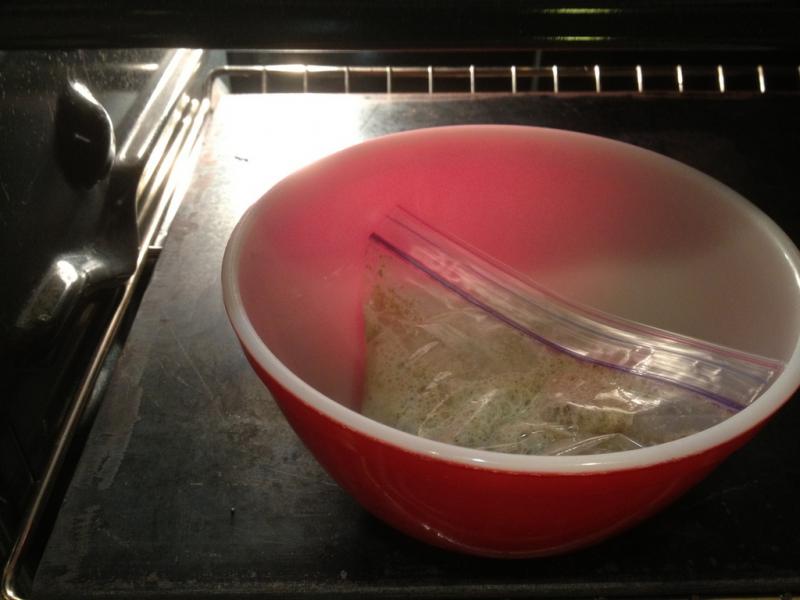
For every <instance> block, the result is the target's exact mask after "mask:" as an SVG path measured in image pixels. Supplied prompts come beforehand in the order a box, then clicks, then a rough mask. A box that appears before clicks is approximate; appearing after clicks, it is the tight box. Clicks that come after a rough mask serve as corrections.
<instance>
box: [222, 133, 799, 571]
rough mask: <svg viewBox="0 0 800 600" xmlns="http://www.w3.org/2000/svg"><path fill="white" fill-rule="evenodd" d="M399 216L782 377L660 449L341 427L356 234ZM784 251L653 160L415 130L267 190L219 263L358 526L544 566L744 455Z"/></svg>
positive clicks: (234, 319)
mask: <svg viewBox="0 0 800 600" xmlns="http://www.w3.org/2000/svg"><path fill="white" fill-rule="evenodd" d="M396 205H401V206H404V207H406V208H408V209H409V210H411V211H412V212H413V213H415V214H417V215H419V216H420V217H422V218H423V219H425V220H427V221H429V222H431V223H432V224H435V225H437V226H439V227H440V228H443V229H446V230H447V231H448V232H450V233H452V234H453V235H456V236H458V237H460V238H462V239H464V240H465V241H466V242H468V243H469V244H471V245H473V246H475V247H478V248H481V249H482V250H484V251H486V252H488V253H491V254H492V255H494V256H495V257H496V258H497V259H499V260H501V261H504V262H506V263H507V264H509V265H510V266H511V267H513V268H514V269H516V270H518V271H521V272H523V273H526V274H528V275H530V276H531V277H533V278H534V279H536V280H537V281H538V282H539V283H540V284H542V285H544V286H546V287H549V288H551V289H553V290H554V291H555V292H557V293H558V294H560V295H561V296H564V297H567V298H569V299H570V300H573V301H575V302H578V303H581V304H584V305H589V306H592V307H594V308H597V309H600V310H603V311H606V312H610V313H613V314H617V315H619V316H621V317H624V318H627V319H632V320H635V321H640V322H645V323H648V324H650V325H653V326H657V327H661V328H664V329H668V330H672V331H676V332H678V333H682V334H685V335H689V336H694V337H698V338H702V339H706V340H708V341H711V342H715V343H719V344H723V345H728V346H732V347H735V348H738V349H741V350H744V351H748V352H752V353H756V354H761V355H765V356H770V357H773V358H778V359H781V360H784V361H786V364H787V366H786V369H785V370H784V372H783V373H782V374H781V375H780V377H779V378H778V379H777V380H776V381H775V383H774V384H773V385H772V386H771V387H770V388H769V389H768V390H767V391H765V392H764V393H763V394H762V395H761V396H760V397H759V398H758V399H757V400H756V401H755V402H754V403H753V404H752V405H751V406H749V407H748V408H746V409H745V410H743V411H741V412H740V413H738V414H736V415H734V416H732V417H731V418H729V419H728V420H726V421H724V422H723V423H721V424H719V425H717V426H715V427H712V428H710V429H708V430H705V431H702V432H700V433H697V434H694V435H691V436H688V437H685V438H682V439H680V440H676V441H674V442H670V443H666V444H662V445H659V446H654V447H650V448H643V449H640V450H634V451H629V452H618V453H613V454H600V455H589V456H520V455H511V454H503V453H496V452H487V451H481V450H472V449H468V448H461V447H457V446H452V445H448V444H443V443H439V442H434V441H431V440H426V439H423V438H420V437H417V436H413V435H410V434H407V433H403V432H401V431H398V430H395V429H392V428H390V427H388V426H385V425H382V424H380V423H377V422H375V421H372V420H371V419H369V418H367V417H364V416H363V415H361V414H360V413H359V412H358V410H357V409H358V406H359V402H360V395H361V380H362V369H363V358H364V343H363V319H362V315H361V308H362V281H361V280H362V275H363V269H364V259H365V252H366V244H367V237H368V234H369V233H370V231H371V230H372V229H373V227H374V226H375V224H376V223H377V222H378V221H379V220H380V219H381V218H382V217H383V215H385V214H386V212H388V211H389V210H391V209H392V208H393V207H394V206H396ZM798 267H800V255H799V254H798V251H797V249H796V248H795V246H794V245H793V244H792V242H791V241H790V240H789V239H788V237H787V236H786V235H785V234H784V233H783V232H782V231H781V230H780V229H779V228H778V227H777V226H776V225H775V224H774V223H773V222H772V221H770V220H769V218H768V217H766V216H765V215H764V214H763V213H761V212H760V211H759V210H758V209H756V208H755V207H754V206H753V205H751V204H750V203H749V202H747V201H746V200H745V199H744V198H742V197H741V196H739V195H738V194H736V193H735V192H734V191H732V190H731V189H729V188H727V187H725V186H724V185H722V184H720V183H719V182H717V181H715V180H713V179H710V178H709V177H707V176H705V175H703V174H701V173H699V172H697V171H695V170H693V169H691V168H689V167H687V166H685V165H683V164H681V163H678V162H676V161H673V160H670V159H668V158H665V157H663V156H660V155H658V154H655V153H652V152H649V151H646V150H642V149H640V148H636V147H634V146H630V145H627V144H622V143H619V142H614V141H611V140H607V139H603V138H598V137H593V136H587V135H582V134H577V133H570V132H564V131H556V130H548V129H539V128H530V127H511V126H488V125H487V126H464V127H445V128H438V129H429V130H418V131H413V132H408V133H401V134H395V135H391V136H386V137H384V138H379V139H376V140H372V141H369V142H366V143H363V144H359V145H357V146H353V147H351V148H349V149H347V150H344V151H342V152H339V153H337V154H334V155H332V156H330V157H328V158H325V159H323V160H322V161H319V162H318V163H315V164H314V165H312V166H310V167H307V168H305V169H303V170H301V171H299V172H297V173H295V174H293V175H292V176H290V177H288V178H287V179H285V180H283V181H282V182H281V183H279V184H278V185H277V186H275V187H274V188H272V189H271V190H270V191H269V192H268V193H267V194H266V195H265V196H263V197H262V198H261V199H260V200H259V201H258V202H256V204H254V205H253V206H252V207H251V208H250V209H249V210H248V211H247V212H246V214H245V215H244V217H243V218H242V219H241V221H240V223H239V224H238V226H237V227H236V229H235V231H234V232H233V234H232V236H231V239H230V242H229V244H228V247H227V250H226V253H225V259H224V263H223V271H222V278H223V289H224V297H225V306H226V309H227V311H228V315H229V317H230V319H231V323H232V324H233V327H234V330H235V331H236V334H237V336H238V337H239V340H240V342H241V344H242V347H243V348H244V350H245V353H246V355H247V357H248V359H249V360H250V362H251V364H252V365H253V367H254V369H255V370H256V372H257V373H258V374H259V376H260V377H261V378H262V379H263V381H264V382H265V383H266V385H267V386H268V387H269V389H270V390H271V392H272V394H273V396H274V398H275V400H276V401H277V403H278V404H279V406H280V407H281V409H282V411H283V413H284V414H285V415H286V418H287V419H288V421H289V423H291V425H292V427H293V428H294V430H295V431H296V432H297V434H298V435H299V436H300V438H301V439H302V440H303V442H304V443H305V444H306V446H307V447H308V448H309V449H310V450H311V452H312V453H313V454H314V456H315V457H316V458H317V460H318V461H319V462H320V463H321V464H322V465H323V466H324V467H325V468H326V469H327V471H328V472H329V473H330V474H331V475H332V476H333V477H334V479H336V481H338V482H339V484H340V485H341V486H342V487H343V488H344V489H345V490H347V491H348V492H349V493H350V494H352V495H353V497H355V498H356V499H357V500H358V501H359V502H360V503H361V504H362V505H363V506H364V507H365V508H366V509H367V510H369V511H370V512H372V513H373V514H375V515H376V516H378V517H380V518H381V519H383V520H385V521H386V522H387V523H390V524H391V525H393V526H395V527H396V528H398V529H400V530H401V531H404V532H406V533H408V534H409V535H412V536H414V537H416V538H419V539H421V540H424V541H427V542H430V543H431V544H435V545H437V546H441V547H445V548H450V549H454V550H459V551H463V552H468V553H472V554H478V555H485V556H501V557H526V556H542V555H548V554H555V553H559V552H564V551H567V550H570V549H573V548H578V547H581V546H585V545H587V544H590V543H593V542H596V541H598V540H601V539H603V538H605V537H607V536H609V535H611V534H613V533H615V532H618V531H621V530H623V529H625V528H627V527H630V526H631V525H633V524H634V523H636V522H638V521H640V520H642V519H644V518H646V517H647V516H649V515H651V514H653V513H654V512H655V511H657V510H658V509H660V508H662V507H663V506H665V505H666V504H668V503H669V502H671V501H672V500H674V499H675V498H676V497H678V496H679V495H680V494H682V493H683V492H684V491H686V490H687V489H688V488H689V487H690V486H692V485H693V484H695V483H696V482H697V481H699V480H700V479H701V478H703V477H704V476H706V475H707V474H708V473H709V471H711V470H712V469H713V468H714V467H715V466H716V465H717V464H719V462H720V461H722V460H723V459H724V458H725V457H726V456H728V455H729V454H730V453H731V452H732V451H733V450H735V449H736V448H738V447H739V446H741V445H742V444H743V443H745V441H747V439H749V438H750V437H751V436H752V435H753V434H754V433H755V432H756V431H757V430H758V428H759V427H760V426H761V425H762V424H763V423H764V422H765V421H766V420H767V419H768V418H769V417H770V416H771V415H772V414H773V413H774V412H775V411H776V410H777V409H778V408H779V407H780V406H781V405H782V404H783V403H784V402H785V401H786V400H787V399H788V398H789V397H790V396H791V395H792V393H793V392H794V390H795V389H796V388H797V387H798V384H800V343H799V342H800V339H799V338H800V275H799V273H800V268H798Z"/></svg>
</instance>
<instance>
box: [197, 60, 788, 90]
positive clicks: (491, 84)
mask: <svg viewBox="0 0 800 600" xmlns="http://www.w3.org/2000/svg"><path fill="white" fill-rule="evenodd" d="M222 77H229V78H237V79H248V80H250V83H251V84H253V83H254V84H255V85H251V87H249V88H248V89H247V91H253V92H261V93H270V92H276V91H280V92H290V93H292V92H294V93H300V92H302V93H313V92H325V93H345V94H349V93H365V92H367V93H383V94H392V93H408V92H411V93H423V94H424V93H427V94H436V93H444V92H446V93H462V94H478V93H511V94H520V93H539V94H553V95H557V94H566V93H571V94H574V93H584V94H586V93H588V94H609V93H633V94H644V93H648V94H654V93H655V94H668V95H670V94H675V95H682V94H695V93H702V94H708V93H715V94H736V93H746V94H748V95H752V94H756V95H758V94H766V93H770V94H772V93H797V92H800V65H798V66H786V65H782V66H779V65H772V66H770V65H766V66H765V65H761V64H759V65H754V66H752V65H751V66H746V65H744V66H743V65H728V66H726V65H722V64H718V65H714V66H696V65H691V66H689V65H687V66H684V65H681V64H675V65H641V64H636V65H630V66H603V65H600V64H594V65H582V66H576V65H556V64H554V65H550V66H529V65H508V66H476V65H474V64H471V65H465V66H435V65H427V66H402V65H396V66H395V65H383V66H341V65H315V64H263V65H261V64H245V65H224V66H220V67H216V68H214V69H212V70H211V72H210V73H209V75H208V78H207V79H206V89H205V95H206V96H210V94H211V91H212V86H213V83H214V81H215V80H217V79H220V78H222Z"/></svg>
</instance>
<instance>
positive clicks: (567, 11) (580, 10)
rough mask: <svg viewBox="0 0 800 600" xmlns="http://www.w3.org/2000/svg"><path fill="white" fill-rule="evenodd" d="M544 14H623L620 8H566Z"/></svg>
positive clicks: (545, 11)
mask: <svg viewBox="0 0 800 600" xmlns="http://www.w3.org/2000/svg"><path fill="white" fill-rule="evenodd" d="M542 12H543V13H545V14H551V15H611V14H614V13H618V12H621V10H620V9H619V8H583V7H565V8H546V9H544V10H543V11H542Z"/></svg>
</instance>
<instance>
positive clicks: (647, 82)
mask: <svg viewBox="0 0 800 600" xmlns="http://www.w3.org/2000/svg"><path fill="white" fill-rule="evenodd" d="M585 8H586V7H583V8H581V7H578V8H577V9H575V10H579V9H581V10H583V9H585ZM201 12H202V10H201ZM241 13H242V14H245V15H246V13H247V11H244V10H242V11H241ZM459 14H460V13H459ZM776 14H778V16H780V11H777V13H776ZM669 15H672V16H673V19H674V18H675V17H674V15H673V13H671V12H670V13H669ZM298 18H299V17H298ZM331 18H332V19H333V17H331ZM770 18H777V17H775V15H772V16H771V17H770ZM725 19H728V20H725ZM725 19H722V21H724V22H725V23H730V22H731V19H733V17H731V15H730V14H729V13H725ZM738 19H741V15H739V17H738ZM203 22H204V23H205V21H203ZM303 22H305V21H303ZM733 22H736V23H739V20H737V19H733ZM163 23H164V24H165V32H166V33H165V35H168V32H169V27H170V25H169V22H168V21H164V22H163ZM226 27H227V26H226V25H223V26H222V33H219V35H220V36H225V35H229V34H226V33H225V31H227V30H226ZM376 27H378V29H379V30H381V31H384V33H385V32H386V31H387V29H388V28H387V27H385V25H384V26H378V25H376ZM473 27H476V26H474V25H473ZM493 27H496V24H494V23H488V25H487V26H486V28H485V29H482V30H481V31H482V32H483V34H484V35H485V36H488V35H489V33H491V31H493ZM200 29H201V31H203V32H206V33H205V35H206V36H207V37H206V38H204V39H205V41H214V37H213V35H214V34H212V33H208V30H209V29H210V28H209V26H208V25H203V26H201V28H200ZM367 29H368V28H364V29H356V30H354V32H353V36H352V38H349V41H347V42H346V43H343V44H341V45H342V46H348V47H346V48H339V49H337V50H336V51H330V50H316V49H313V46H305V48H309V47H311V48H312V49H311V50H309V49H292V50H286V49H285V48H284V49H281V50H266V49H263V50H262V49H242V50H208V49H206V50H202V49H180V48H169V49H154V48H141V47H140V48H124V49H123V48H117V49H79V50H78V49H65V48H50V49H41V48H37V49H26V48H23V47H17V48H10V49H8V50H3V51H0V92H1V93H0V98H2V104H0V131H2V132H3V139H4V142H5V143H4V144H3V146H2V149H0V188H1V189H2V192H3V193H2V194H0V217H1V218H0V232H2V234H1V235H0V262H2V265H3V273H4V279H5V280H6V281H7V288H6V293H4V294H3V299H2V304H0V308H2V311H1V312H0V327H1V328H2V329H1V330H0V332H1V333H2V345H0V352H1V353H2V364H3V377H2V378H0V380H1V381H2V383H0V385H2V388H0V391H2V394H0V558H2V559H3V562H5V563H6V568H5V571H4V594H5V595H6V596H8V597H9V598H16V597H22V598H28V597H30V598H37V597H41V598H69V597H84V598H85V597H98V598H99V597H109V596H115V597H123V596H124V597H127V596H130V597H135V596H142V595H149V596H153V595H175V596H202V595H212V594H213V595H215V596H224V597H242V596H246V595H253V594H258V595H273V596H278V597H287V596H305V595H312V596H313V595H321V596H350V597H360V596H374V595H376V594H382V595H386V596H404V595H410V594H413V595H417V596H430V597H454V596H470V597H522V596H525V597H553V596H560V597H567V596H568V597H575V596H587V597H595V596H630V595H635V596H652V597H662V596H668V597H689V596H692V597H695V596H697V595H704V596H705V595H711V596H720V595H728V596H731V595H735V596H745V595H747V596H759V597H777V596H781V595H783V597H790V595H791V593H792V592H793V591H794V592H797V590H798V589H800V569H798V565H800V550H798V547H797V544H796V538H797V535H798V534H800V520H799V519H798V516H797V513H796V511H795V509H794V500H795V498H796V494H797V491H798V469H800V463H798V461H799V460H800V439H799V438H798V437H797V435H796V433H795V432H796V427H797V425H798V423H800V421H799V419H800V409H798V408H797V407H796V406H795V404H796V402H790V403H789V404H788V405H787V406H786V407H785V408H784V409H783V410H782V411H781V413H780V415H779V416H778V417H776V418H775V419H774V421H773V422H771V423H770V424H768V425H767V427H766V428H765V429H764V431H763V432H761V433H760V434H759V435H758V436H757V438H756V439H755V440H754V441H753V442H752V443H750V444H748V445H747V446H746V447H745V448H744V449H743V450H742V451H740V452H738V453H737V454H736V455H735V456H734V457H732V458H731V459H730V460H729V461H727V462H726V463H725V464H724V465H723V466H722V467H721V468H720V469H718V471H716V472H715V473H714V474H713V475H712V476H711V477H709V478H708V480H707V481H705V482H703V483H702V484H701V485H700V486H698V487H697V488H696V489H695V490H693V491H692V492H690V493H689V494H688V495H687V496H686V497H685V498H684V499H682V500H681V501H679V502H678V503H676V504H675V505H674V506H673V507H671V508H669V509H668V510H666V511H664V512H663V513H662V514H660V515H658V516H657V517H655V518H653V519H651V520H650V521H648V522H646V523H644V524H642V525H640V526H638V527H637V528H635V529H634V530H632V531H630V532H628V533H626V534H623V535H621V536H619V537H617V538H615V539H613V540H610V541H608V542H604V543H602V544H600V545H598V546H596V547H594V548H590V549H587V550H583V551H580V552H577V553H573V554H569V555H566V556H562V557H554V558H548V559H540V560H535V561H510V562H504V561H495V560H486V559H476V558H469V557H462V556H457V555H452V554H449V553H446V552H444V551H439V550H435V549H433V548H428V547H425V546H422V545H421V544H419V543H417V542H414V541H412V540H410V539H406V538H405V537H403V536H402V535H401V534H399V533H396V532H394V531H392V530H391V529H389V528H388V527H386V526H385V525H383V524H381V523H380V522H378V521H377V520H375V519H374V518H372V517H371V516H369V515H368V514H367V513H365V512H364V511H363V510H362V509H360V508H359V507H358V506H357V505H356V504H355V503H354V501H352V500H351V499H350V498H349V497H348V496H346V495H345V494H344V492H342V491H341V490H340V489H339V488H338V487H337V486H336V485H335V484H334V483H333V482H332V481H331V480H330V479H329V478H328V477H327V475H326V474H325V473H324V472H323V471H322V470H321V468H320V467H319V466H318V465H317V464H316V463H315V462H314V460H313V459H312V458H311V457H310V455H309V454H308V453H307V451H306V450H305V448H304V447H303V446H302V444H301V443H300V442H299V441H298V440H297V439H296V438H295V437H294V435H293V433H292V432H291V430H290V428H289V426H288V425H287V424H286V423H285V421H284V420H283V419H282V417H281V416H280V413H279V411H278V409H277V408H276V407H275V405H274V404H273V403H272V402H271V400H270V398H269V395H268V393H267V391H266V390H265V389H264V388H263V386H262V384H261V383H260V381H258V379H257V378H256V377H255V375H254V374H253V373H252V372H251V370H250V368H249V366H248V365H247V363H246V361H245V360H244V358H243V356H242V355H241V353H240V352H239V350H238V346H237V344H236V341H235V338H234V336H233V333H232V331H231V330H230V327H229V325H228V323H227V320H226V318H225V315H224V310H223V308H222V300H221V294H220V291H219V267H220V262H221V256H222V251H223V249H224V245H225V242H226V241H227V237H228V235H229V234H230V231H231V229H232V227H233V226H234V225H235V223H236V221H237V220H238V218H239V216H240V215H241V214H242V212H243V211H244V210H245V208H246V207H247V206H248V205H249V204H250V203H252V202H253V201H255V200H256V199H257V198H258V197H259V196H260V195H262V194H263V193H264V192H265V191H266V190H267V189H268V188H269V187H270V186H271V185H273V184H274V183H276V182H277V181H279V180H280V179H281V178H282V177H284V176H286V175H287V174H289V173H291V172H292V171H294V170H296V169H297V168H300V167H302V166H303V165H305V164H309V163H310V162H312V161H313V160H315V159H317V158H321V157H322V156H325V155H326V154H329V153H331V152H333V151H336V150H338V149H341V148H344V147H347V146H349V145H351V144H354V143H357V142H359V141H362V140H365V139H369V138H372V137H376V136H379V135H383V134H387V133H391V132H395V131H401V130H407V129H412V128H419V127H430V126H439V125H448V124H461V123H509V124H526V125H538V126H545V127H556V128H563V129H570V130H576V131H582V132H586V133H593V134H597V135H604V136H608V137H611V138H614V139H618V140H621V141H626V142H629V143H633V144H636V145H640V146H643V147H646V148H649V149H652V150H655V151H657V152H660V153H663V154H665V155H667V156H670V157H673V158H676V159H678V160H680V161H683V162H685V163H687V164H689V165H691V166H694V167H696V168H698V169H700V170H701V171H704V172H705V173H708V174H709V175H711V176H712V177H715V178H717V179H719V180H720V181H722V182H723V183H726V184H727V185H729V186H730V187H732V188H733V189H735V190H736V191H738V192H739V193H741V194H742V195H744V196H745V197H747V198H748V199H750V200H751V201H753V202H754V203H755V204H756V205H757V206H759V208H761V209H762V210H763V211H765V212H766V213H767V214H768V215H769V216H770V217H772V218H773V219H774V220H775V221H776V222H777V223H778V224H779V225H780V226H781V227H782V228H783V229H784V230H785V231H786V232H787V233H788V234H789V236H790V237H791V238H792V239H793V240H795V241H796V240H798V239H800V229H799V228H800V221H799V220H798V212H797V208H796V202H795V200H796V196H797V183H796V181H795V178H794V177H793V176H792V174H793V167H794V164H795V163H796V160H797V157H798V151H799V150H800V128H799V127H798V126H800V122H798V120H799V119H800V117H798V112H797V110H796V106H797V104H796V103H797V99H798V92H800V65H799V63H800V60H798V55H797V52H796V51H795V49H794V48H793V47H791V44H787V43H786V42H785V40H783V39H782V38H781V39H778V42H773V43H771V44H764V45H763V46H764V47H761V46H759V45H758V44H754V43H752V41H750V42H748V43H740V44H738V45H737V44H735V43H726V44H722V43H719V40H718V39H716V38H714V40H715V42H716V43H715V44H707V45H698V44H697V43H696V42H692V43H689V42H687V43H686V44H680V43H677V44H676V43H674V42H673V43H672V44H671V45H666V44H651V45H649V46H648V45H647V44H645V41H646V40H643V41H642V43H641V45H640V47H636V48H631V47H630V46H631V44H630V43H628V44H616V45H611V46H610V47H609V46H608V45H598V44H595V43H586V42H585V41H580V40H577V41H576V40H571V41H567V42H565V41H562V42H559V43H555V42H553V40H550V41H549V42H548V43H542V44H539V45H537V46H531V45H524V44H520V45H519V46H517V45H516V44H512V43H509V44H507V45H506V47H502V48H496V47H492V48H491V51H484V50H483V49H481V48H475V47H472V48H455V46H457V44H455V43H453V42H451V43H449V47H443V48H442V49H432V48H430V47H427V46H430V44H428V45H427V46H426V45H425V44H420V43H417V44H409V45H410V46H411V47H408V48H403V49H402V50H398V49H397V48H391V47H388V46H389V43H388V42H387V43H386V44H375V45H373V46H372V47H374V48H376V49H374V50H369V51H368V50H364V49H363V48H364V47H369V45H368V44H367V43H366V40H365V36H367V35H368V33H367ZM422 29H425V28H422V27H420V28H419V29H418V30H415V31H416V35H419V36H422V35H423V34H425V35H430V33H429V32H427V29H425V31H421V30H422ZM248 31H249V30H248ZM691 31H692V30H691V27H690V26H687V29H685V30H684V34H685V36H686V38H687V39H689V38H690V35H689V34H690V33H691ZM736 31H738V30H736ZM451 33H452V32H451V30H450V29H449V28H445V31H444V32H443V34H442V37H441V38H439V40H440V41H442V43H443V45H444V41H446V39H447V36H448V35H451ZM678 34H680V30H679V31H678ZM678 34H676V35H678ZM15 35H16V36H17V37H13V36H12V37H11V38H9V39H11V43H10V45H13V44H14V43H16V42H15V40H18V39H23V40H25V39H27V40H30V36H32V35H33V34H32V33H30V32H27V34H26V31H25V30H24V27H23V28H22V29H20V31H18V32H17V33H16V34H15ZM25 35H28V36H29V37H28V38H25ZM247 35H250V36H252V35H253V34H245V40H247V39H248V38H247ZM575 37H581V36H575ZM678 37H680V36H678ZM123 39H125V38H124V37H123ZM173 39H180V37H179V36H177V34H176V36H175V37H174V38H173ZM225 39H226V40H227V44H228V45H229V47H232V46H233V44H231V43H230V40H229V39H228V38H225ZM426 39H428V38H426ZM479 39H480V40H481V41H482V42H483V43H484V44H487V45H488V44H489V43H488V42H487V40H486V37H484V38H479ZM406 41H407V42H408V40H406ZM523 41H525V40H523ZM528 41H529V40H528ZM538 41H540V42H541V40H540V39H539V40H538ZM358 42H362V43H364V45H363V46H361V47H360V48H359V47H357V43H358ZM51 43H52V44H54V45H57V44H58V43H59V42H58V38H57V37H55V38H54V39H53V41H52V42H51ZM61 43H63V41H62V42H61ZM320 43H321V42H320ZM48 45H50V43H48ZM137 45H141V44H137ZM252 46H253V47H255V48H258V47H259V46H260V45H259V44H252ZM351 46H356V47H351ZM298 47H300V46H298ZM76 82H77V83H79V84H80V85H79V86H77V87H76V86H75V83H76ZM81 85H82V86H84V87H83V88H81ZM84 90H88V92H89V93H88V95H87V94H84V93H83V91H84ZM98 107H99V109H98ZM76 133H77V134H79V135H80V136H82V137H83V138H84V139H85V140H86V141H85V144H84V145H78V146H77V147H76V146H70V145H69V144H66V143H64V142H63V140H64V139H65V138H69V137H70V135H72V134H76ZM109 153H111V155H112V156H113V161H111V164H109V162H108V160H107V158H108V156H109Z"/></svg>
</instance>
